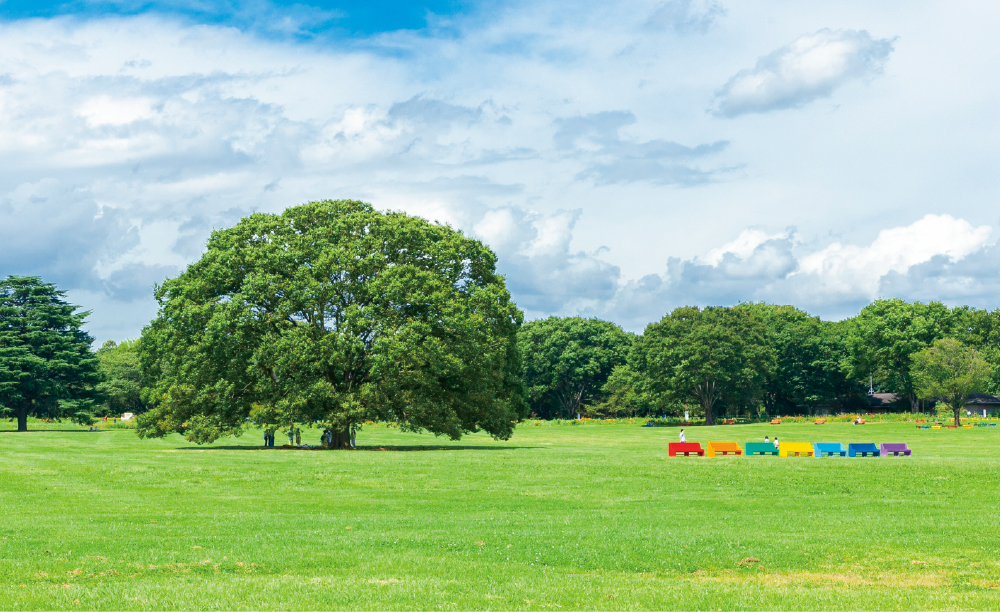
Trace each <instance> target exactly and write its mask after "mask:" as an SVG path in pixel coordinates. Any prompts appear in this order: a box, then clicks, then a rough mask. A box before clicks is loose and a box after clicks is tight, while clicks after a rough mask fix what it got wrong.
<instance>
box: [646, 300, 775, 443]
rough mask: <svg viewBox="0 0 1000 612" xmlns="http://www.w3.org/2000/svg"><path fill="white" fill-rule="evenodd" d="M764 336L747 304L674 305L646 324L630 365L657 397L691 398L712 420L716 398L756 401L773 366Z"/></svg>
mask: <svg viewBox="0 0 1000 612" xmlns="http://www.w3.org/2000/svg"><path fill="white" fill-rule="evenodd" d="M766 337H767V328H766V326H765V325H764V323H763V321H761V319H760V318H759V317H758V316H757V315H756V313H755V312H754V311H753V309H751V308H746V307H742V306H737V307H734V308H723V307H709V308H705V309H704V310H700V309H698V308H693V307H684V308H677V309H676V310H674V311H673V312H671V313H670V314H668V315H667V316H665V317H663V319H661V320H660V321H659V322H658V323H651V324H650V325H648V326H646V331H645V333H643V335H642V337H641V338H640V339H639V340H638V341H637V342H636V348H635V356H634V358H632V359H630V365H631V366H632V367H633V368H634V369H635V370H636V371H639V372H641V373H642V374H643V375H644V377H645V379H646V381H647V384H648V385H649V388H650V389H651V391H653V392H654V393H656V394H657V395H660V396H661V398H662V400H661V401H663V402H670V401H673V402H675V403H676V402H684V401H692V400H693V401H696V402H698V403H699V404H701V407H702V409H703V410H704V412H705V422H706V423H708V424H712V422H713V421H714V415H715V410H716V407H717V406H718V405H720V403H722V402H725V403H728V404H730V405H732V404H737V403H739V404H744V405H746V404H752V403H754V402H757V401H759V399H760V396H761V394H762V393H763V387H764V383H765V382H766V380H767V379H768V376H770V375H771V373H772V371H773V370H774V367H775V357H774V350H773V349H772V347H771V346H770V345H769V344H768V343H767V342H766Z"/></svg>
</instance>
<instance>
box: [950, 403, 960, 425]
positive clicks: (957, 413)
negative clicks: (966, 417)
mask: <svg viewBox="0 0 1000 612" xmlns="http://www.w3.org/2000/svg"><path fill="white" fill-rule="evenodd" d="M951 410H952V412H954V413H955V427H961V426H962V420H961V417H959V416H958V415H959V412H961V410H962V409H961V408H955V407H954V406H952V407H951Z"/></svg>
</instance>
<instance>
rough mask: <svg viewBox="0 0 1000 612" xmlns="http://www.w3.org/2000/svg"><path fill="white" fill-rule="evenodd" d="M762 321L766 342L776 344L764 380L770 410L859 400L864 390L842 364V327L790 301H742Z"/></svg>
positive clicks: (844, 405)
mask: <svg viewBox="0 0 1000 612" xmlns="http://www.w3.org/2000/svg"><path fill="white" fill-rule="evenodd" d="M741 307H742V308H748V309H750V310H752V311H753V312H754V313H755V314H756V316H757V317H758V318H759V319H760V320H761V321H763V322H764V325H765V327H766V329H767V332H766V342H767V343H768V344H769V345H770V346H771V347H772V348H773V349H774V354H775V368H774V369H773V370H772V371H771V373H770V374H769V375H768V377H767V380H766V381H765V383H764V396H763V397H764V403H765V404H766V406H767V408H768V411H769V412H770V413H772V414H780V413H786V414H787V413H789V412H794V411H795V409H796V408H798V407H799V406H807V407H808V406H817V405H839V406H841V407H846V406H848V405H851V404H852V403H853V404H856V403H857V402H858V401H860V400H862V399H863V396H864V390H863V389H862V388H861V387H860V385H859V384H858V383H857V381H854V380H851V379H849V378H848V377H847V375H846V373H845V372H844V371H843V369H842V367H841V362H842V361H843V360H844V359H845V358H846V348H845V346H844V333H843V332H844V330H845V326H844V325H843V324H841V323H832V322H825V321H820V319H819V317H813V316H810V315H809V314H808V313H805V312H803V311H801V310H799V309H797V308H795V307H794V306H778V305H772V304H763V303H756V304H745V305H742V306H741Z"/></svg>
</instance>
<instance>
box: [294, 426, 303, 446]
mask: <svg viewBox="0 0 1000 612" xmlns="http://www.w3.org/2000/svg"><path fill="white" fill-rule="evenodd" d="M295 446H302V430H301V429H299V428H298V427H296V428H295Z"/></svg>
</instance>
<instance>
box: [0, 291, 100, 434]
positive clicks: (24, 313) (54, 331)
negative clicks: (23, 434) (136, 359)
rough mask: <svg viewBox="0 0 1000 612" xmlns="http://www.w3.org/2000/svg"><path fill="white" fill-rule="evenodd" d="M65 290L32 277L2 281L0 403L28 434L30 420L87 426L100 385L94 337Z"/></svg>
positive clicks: (21, 429) (87, 313)
mask: <svg viewBox="0 0 1000 612" xmlns="http://www.w3.org/2000/svg"><path fill="white" fill-rule="evenodd" d="M64 295H65V294H64V292H62V291H59V290H57V289H56V287H55V285H52V284H49V283H44V282H42V280H41V279H40V278H38V277H35V276H27V277H24V276H9V277H7V278H6V279H4V280H2V281H0V405H2V406H3V407H4V409H5V412H7V413H8V414H10V413H13V414H14V416H16V417H17V430H18V431H27V430H28V417H29V416H36V417H40V418H59V419H61V418H66V417H68V418H71V419H73V420H74V421H77V422H80V423H84V424H89V423H90V422H91V418H92V417H91V411H90V409H91V407H92V405H93V402H94V399H95V394H96V391H95V386H96V385H97V384H98V383H99V382H100V374H99V372H98V363H97V357H95V356H94V354H93V353H92V352H91V351H90V345H91V343H92V342H93V338H91V337H90V335H89V334H87V332H85V331H83V330H82V329H80V327H81V326H82V325H83V323H84V319H85V318H86V317H87V315H89V314H90V312H76V310H77V307H76V306H73V305H72V304H68V303H66V301H65V300H64V299H63V297H64Z"/></svg>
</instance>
